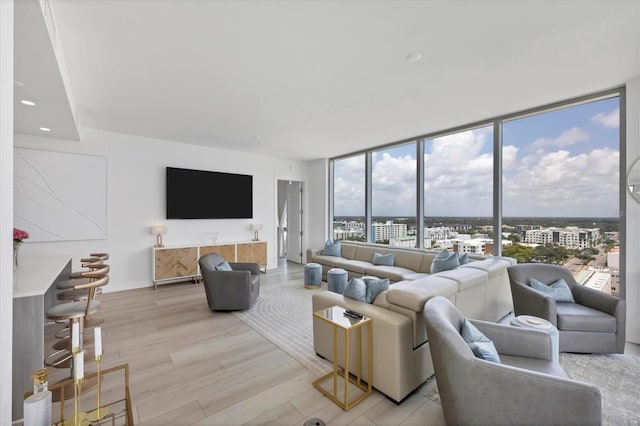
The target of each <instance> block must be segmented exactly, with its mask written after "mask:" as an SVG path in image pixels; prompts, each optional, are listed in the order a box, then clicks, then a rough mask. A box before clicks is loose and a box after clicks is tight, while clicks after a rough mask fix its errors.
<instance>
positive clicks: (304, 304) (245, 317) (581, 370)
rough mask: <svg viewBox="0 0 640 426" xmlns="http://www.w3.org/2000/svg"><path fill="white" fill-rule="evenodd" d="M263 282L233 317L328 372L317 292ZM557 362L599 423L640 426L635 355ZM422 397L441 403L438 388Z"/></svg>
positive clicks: (569, 357)
mask: <svg viewBox="0 0 640 426" xmlns="http://www.w3.org/2000/svg"><path fill="white" fill-rule="evenodd" d="M265 281H267V282H266V283H264V284H263V285H261V287H260V296H259V297H258V300H257V301H256V303H255V305H254V306H253V307H252V308H251V309H249V310H246V311H239V312H234V315H236V316H237V317H238V318H240V319H241V320H242V321H244V322H245V323H246V324H248V325H249V326H250V327H252V328H253V329H254V330H256V331H257V332H258V333H260V334H261V335H262V336H264V337H265V338H266V339H267V340H269V341H270V342H272V343H273V344H275V345H276V346H278V347H279V348H281V349H282V350H284V351H285V352H287V353H288V354H289V355H291V357H292V358H294V359H295V360H297V361H298V362H300V363H301V364H302V365H304V366H305V367H307V368H308V369H309V370H311V371H313V372H314V373H315V374H317V375H322V374H325V373H328V372H329V371H331V367H332V365H331V363H329V362H328V361H326V360H323V359H322V358H319V357H318V356H317V355H316V354H315V352H314V351H313V322H312V304H311V296H312V295H313V293H314V292H317V291H320V290H308V289H305V288H304V283H303V280H302V278H301V279H300V280H296V281H287V280H284V281H283V282H282V283H278V282H277V280H276V281H273V280H265ZM325 289H326V283H323V284H322V290H325ZM560 363H561V364H562V366H563V367H564V368H565V369H566V370H567V372H568V373H569V375H570V376H571V377H572V378H574V379H576V380H581V381H584V382H587V383H593V384H594V385H596V386H597V387H598V388H599V389H600V393H601V395H602V421H603V424H604V425H608V426H623V425H640V357H638V356H637V355H631V354H624V355H607V354H605V355H583V354H565V353H562V354H560ZM426 396H427V397H428V398H429V399H431V400H432V401H434V402H436V403H438V404H439V403H440V395H439V394H438V390H437V388H435V387H434V388H432V389H431V390H430V392H429V394H428V395H426Z"/></svg>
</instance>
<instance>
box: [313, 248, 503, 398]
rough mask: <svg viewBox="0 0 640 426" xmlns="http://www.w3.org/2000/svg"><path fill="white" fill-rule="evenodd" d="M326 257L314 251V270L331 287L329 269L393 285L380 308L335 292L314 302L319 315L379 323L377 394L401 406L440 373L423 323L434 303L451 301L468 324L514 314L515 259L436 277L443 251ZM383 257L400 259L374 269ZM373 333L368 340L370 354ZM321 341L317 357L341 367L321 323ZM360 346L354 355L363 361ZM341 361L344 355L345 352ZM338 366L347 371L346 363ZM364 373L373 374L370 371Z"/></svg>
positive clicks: (482, 259)
mask: <svg viewBox="0 0 640 426" xmlns="http://www.w3.org/2000/svg"><path fill="white" fill-rule="evenodd" d="M320 251H321V250H313V249H310V250H308V251H307V262H314V263H320V264H321V265H322V266H323V277H324V279H326V272H327V271H328V270H329V269H331V268H342V269H345V270H347V271H348V275H349V278H353V277H356V276H364V275H373V276H377V277H381V278H389V279H390V281H391V282H392V284H391V285H390V287H389V289H388V290H386V291H384V292H382V293H380V294H379V295H378V297H377V298H376V299H375V301H374V302H373V303H372V304H368V303H363V302H359V301H357V300H353V299H350V298H348V297H345V296H343V295H341V294H337V293H334V292H330V291H318V292H316V293H314V294H313V296H312V300H313V311H314V312H315V311H318V310H321V309H324V308H328V307H330V306H333V305H339V306H342V307H345V308H347V309H351V310H354V311H357V312H360V313H362V314H364V315H367V316H369V317H371V318H372V320H373V321H372V328H373V351H372V353H373V387H375V388H376V389H377V390H379V391H380V392H382V393H383V394H385V395H386V396H387V397H389V398H390V399H392V400H393V401H395V402H398V403H399V402H400V401H402V400H403V399H404V398H405V397H406V396H408V395H409V394H410V393H411V392H412V391H413V390H415V389H416V388H417V387H418V386H420V385H421V384H422V383H424V382H425V381H426V380H427V379H428V378H429V377H431V376H432V375H433V373H434V371H433V365H432V363H431V354H430V351H429V342H428V339H427V334H426V329H425V326H424V322H423V319H422V309H423V307H424V304H425V303H426V301H427V300H428V299H429V298H431V297H433V296H444V297H447V298H449V300H451V301H452V302H453V303H454V304H455V305H456V306H457V307H458V309H459V310H460V311H461V312H462V313H463V314H464V315H465V316H467V317H470V318H476V319H481V320H487V321H498V320H499V319H500V318H502V317H504V316H505V315H507V314H508V313H509V312H511V311H512V310H513V306H512V302H511V290H510V286H509V277H508V274H507V266H509V265H512V264H515V263H516V261H515V260H514V259H512V258H507V257H489V256H471V258H470V261H469V263H467V264H465V265H461V266H459V267H457V268H455V269H453V270H449V271H443V272H438V273H435V274H430V273H429V271H430V268H431V262H432V261H433V258H434V257H435V256H436V255H437V254H438V253H439V252H437V251H428V250H422V249H410V248H396V247H389V246H385V245H376V244H366V243H357V242H345V241H343V242H342V243H341V256H340V257H337V256H324V255H321V254H319V252H320ZM375 252H378V253H381V254H386V253H389V252H393V253H395V262H394V266H379V265H373V263H372V262H371V261H372V259H373V255H374V253H375ZM366 333H367V331H366V330H365V332H364V335H363V339H362V341H363V349H364V350H365V351H366V350H368V347H367V344H366V342H367V341H368V340H367V338H366ZM313 340H314V350H315V352H316V353H317V354H318V355H320V356H322V357H324V358H326V359H328V360H333V331H332V329H331V326H330V325H329V324H328V323H327V322H325V321H321V320H318V319H316V318H314V320H313ZM354 340H355V339H352V340H351V343H352V344H353V345H354V347H353V348H351V349H352V352H351V353H355V352H353V351H355V342H354ZM338 353H339V354H342V353H343V350H342V348H341V347H339V348H338ZM338 362H339V363H340V364H341V365H343V359H342V356H341V355H340V356H339V359H338ZM355 362H356V361H355V360H354V359H353V357H352V359H351V361H350V365H351V366H350V369H353V368H355V367H356V364H355ZM363 369H364V371H367V368H366V365H365V366H363ZM352 371H353V370H352ZM365 380H368V377H366V374H365Z"/></svg>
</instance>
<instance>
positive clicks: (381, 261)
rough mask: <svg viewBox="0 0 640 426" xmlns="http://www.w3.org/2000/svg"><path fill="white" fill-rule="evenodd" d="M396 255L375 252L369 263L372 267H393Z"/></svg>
mask: <svg viewBox="0 0 640 426" xmlns="http://www.w3.org/2000/svg"><path fill="white" fill-rule="evenodd" d="M395 257H396V255H395V254H394V253H387V254H382V253H378V252H375V253H374V254H373V260H372V262H371V263H373V264H374V265H384V266H393V262H394V260H395Z"/></svg>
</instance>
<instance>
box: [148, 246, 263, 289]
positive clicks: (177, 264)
mask: <svg viewBox="0 0 640 426" xmlns="http://www.w3.org/2000/svg"><path fill="white" fill-rule="evenodd" d="M209 253H219V254H221V255H222V256H223V257H224V258H225V259H226V260H227V261H228V262H255V263H257V264H258V265H260V268H264V269H266V268H267V242H266V241H246V242H237V243H219V244H196V245H180V246H167V247H153V250H152V267H151V269H152V270H151V273H152V276H153V287H154V289H155V288H157V286H158V284H160V283H164V282H174V281H185V280H199V279H200V278H201V274H200V267H199V265H198V259H199V258H200V257H201V256H204V255H205V254H209Z"/></svg>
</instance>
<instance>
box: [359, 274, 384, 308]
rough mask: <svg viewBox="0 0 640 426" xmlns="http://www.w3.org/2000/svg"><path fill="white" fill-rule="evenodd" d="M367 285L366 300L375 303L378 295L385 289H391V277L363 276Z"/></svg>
mask: <svg viewBox="0 0 640 426" xmlns="http://www.w3.org/2000/svg"><path fill="white" fill-rule="evenodd" d="M362 280H363V281H364V283H365V285H366V295H365V301H366V302H367V303H373V301H374V300H376V297H378V295H379V294H380V293H382V292H383V291H385V290H389V278H375V277H362Z"/></svg>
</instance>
